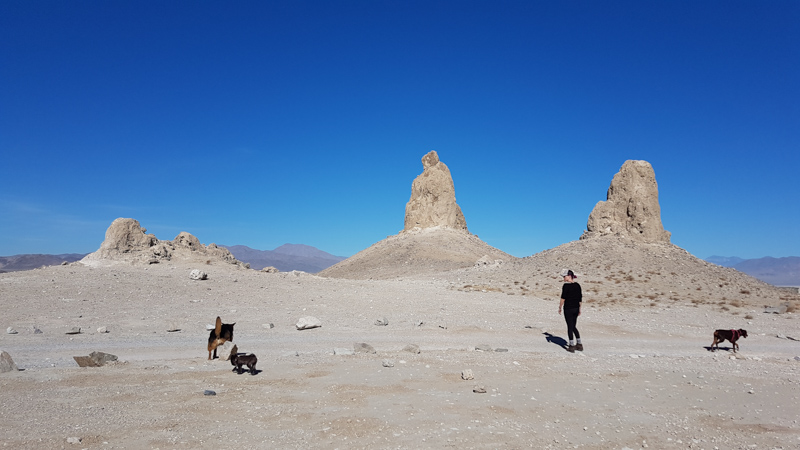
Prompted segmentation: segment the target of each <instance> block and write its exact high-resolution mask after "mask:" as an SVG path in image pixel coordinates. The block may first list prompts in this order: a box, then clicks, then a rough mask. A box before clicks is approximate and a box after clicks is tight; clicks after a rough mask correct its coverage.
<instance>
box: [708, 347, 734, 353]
mask: <svg viewBox="0 0 800 450" xmlns="http://www.w3.org/2000/svg"><path fill="white" fill-rule="evenodd" d="M703 348H705V349H706V350H708V351H710V352H714V351H717V350H725V351H726V352H729V351H731V350H733V347H713V348H712V347H710V346H708V345H707V346H705V347H703Z"/></svg>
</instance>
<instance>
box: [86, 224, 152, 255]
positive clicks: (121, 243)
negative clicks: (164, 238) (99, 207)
mask: <svg viewBox="0 0 800 450" xmlns="http://www.w3.org/2000/svg"><path fill="white" fill-rule="evenodd" d="M157 242H158V239H156V237H155V236H154V235H152V234H147V230H146V229H144V228H142V226H141V225H140V224H139V221H138V220H135V219H125V218H122V217H120V218H119V219H116V220H115V221H113V222H111V226H109V227H108V230H106V239H105V240H104V241H103V243H102V244H101V245H100V250H101V251H103V250H105V251H110V252H113V251H118V252H122V253H127V252H130V251H132V250H136V249H146V248H150V247H152V246H154V245H155V244H156V243H157Z"/></svg>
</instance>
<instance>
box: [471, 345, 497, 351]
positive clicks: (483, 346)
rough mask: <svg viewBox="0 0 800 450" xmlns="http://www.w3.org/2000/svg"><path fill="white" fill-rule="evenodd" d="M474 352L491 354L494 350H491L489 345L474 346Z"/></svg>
mask: <svg viewBox="0 0 800 450" xmlns="http://www.w3.org/2000/svg"><path fill="white" fill-rule="evenodd" d="M475 350H476V351H479V352H491V351H493V350H494V349H493V348H492V347H491V346H489V345H486V344H482V345H476V346H475Z"/></svg>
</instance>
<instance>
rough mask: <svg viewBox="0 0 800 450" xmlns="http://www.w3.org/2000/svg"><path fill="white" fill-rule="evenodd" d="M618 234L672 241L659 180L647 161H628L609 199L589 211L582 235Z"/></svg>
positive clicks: (612, 186)
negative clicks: (663, 218)
mask: <svg viewBox="0 0 800 450" xmlns="http://www.w3.org/2000/svg"><path fill="white" fill-rule="evenodd" d="M609 234H611V235H617V236H622V237H627V238H630V239H632V240H635V241H640V242H666V243H669V238H670V232H669V231H666V230H664V225H663V224H662V223H661V207H660V206H659V204H658V184H657V183H656V175H655V172H654V171H653V166H651V165H650V163H649V162H647V161H633V160H629V161H625V164H623V165H622V168H621V169H620V170H619V172H617V174H616V175H614V178H613V179H612V180H611V186H610V187H609V188H608V196H607V200H606V201H601V202H598V203H597V205H595V207H594V209H593V210H592V212H591V214H589V221H588V223H587V224H586V231H584V233H583V236H581V239H590V238H593V237H596V236H603V235H609Z"/></svg>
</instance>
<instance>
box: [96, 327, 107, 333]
mask: <svg viewBox="0 0 800 450" xmlns="http://www.w3.org/2000/svg"><path fill="white" fill-rule="evenodd" d="M97 332H98V333H100V334H103V333H108V327H107V326H105V325H104V326H102V327H100V328H98V329H97Z"/></svg>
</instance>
